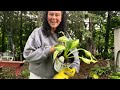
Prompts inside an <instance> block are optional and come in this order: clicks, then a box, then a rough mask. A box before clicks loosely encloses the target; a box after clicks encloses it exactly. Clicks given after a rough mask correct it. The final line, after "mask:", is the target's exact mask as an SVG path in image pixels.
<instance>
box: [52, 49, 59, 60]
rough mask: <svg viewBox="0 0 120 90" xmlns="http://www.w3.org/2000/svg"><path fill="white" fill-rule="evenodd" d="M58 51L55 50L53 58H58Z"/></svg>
mask: <svg viewBox="0 0 120 90" xmlns="http://www.w3.org/2000/svg"><path fill="white" fill-rule="evenodd" d="M58 53H59V51H55V52H54V53H53V60H55V59H56V57H57V55H58Z"/></svg>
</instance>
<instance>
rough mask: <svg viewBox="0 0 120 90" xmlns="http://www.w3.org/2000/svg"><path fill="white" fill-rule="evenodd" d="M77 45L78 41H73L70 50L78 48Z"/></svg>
mask: <svg viewBox="0 0 120 90" xmlns="http://www.w3.org/2000/svg"><path fill="white" fill-rule="evenodd" d="M78 44H79V39H76V40H73V41H72V45H71V49H72V48H76V47H77V46H78Z"/></svg>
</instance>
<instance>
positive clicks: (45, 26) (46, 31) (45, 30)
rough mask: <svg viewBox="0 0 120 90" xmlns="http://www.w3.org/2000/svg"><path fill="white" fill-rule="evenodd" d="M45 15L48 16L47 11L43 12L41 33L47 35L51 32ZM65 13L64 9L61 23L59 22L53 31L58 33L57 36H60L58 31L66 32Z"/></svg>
mask: <svg viewBox="0 0 120 90" xmlns="http://www.w3.org/2000/svg"><path fill="white" fill-rule="evenodd" d="M47 17H48V11H45V12H44V14H43V18H42V20H43V33H44V35H46V36H47V37H49V36H50V34H51V27H50V25H49V24H48V21H47ZM67 17H68V16H67V14H66V11H62V20H61V23H60V24H59V26H58V27H57V28H56V30H55V33H56V34H57V35H58V37H60V36H61V34H59V32H60V31H62V32H64V33H65V34H66V29H67Z"/></svg>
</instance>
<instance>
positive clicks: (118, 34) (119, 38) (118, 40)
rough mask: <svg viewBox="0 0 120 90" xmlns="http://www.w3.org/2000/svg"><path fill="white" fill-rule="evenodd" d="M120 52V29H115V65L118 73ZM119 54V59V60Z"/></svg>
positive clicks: (119, 69)
mask: <svg viewBox="0 0 120 90" xmlns="http://www.w3.org/2000/svg"><path fill="white" fill-rule="evenodd" d="M119 50H120V28H116V29H114V63H115V65H116V64H117V66H118V68H116V69H117V71H120V61H119V60H120V53H118V51H119ZM117 54H118V59H117Z"/></svg>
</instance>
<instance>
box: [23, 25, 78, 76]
mask: <svg viewBox="0 0 120 90" xmlns="http://www.w3.org/2000/svg"><path fill="white" fill-rule="evenodd" d="M57 39H58V37H57V35H56V34H52V35H51V36H49V37H46V36H45V35H44V34H43V32H42V27H40V28H36V29H35V30H34V31H33V32H32V33H31V35H30V36H29V38H28V40H27V42H26V45H25V47H24V51H23V56H24V58H25V59H26V61H27V62H29V70H30V72H32V73H34V74H36V75H38V76H40V77H42V78H52V77H53V76H54V75H55V74H56V73H57V72H56V71H55V70H54V65H53V60H52V53H50V47H51V46H53V45H55V44H57V43H58V42H57ZM74 55H75V56H76V57H77V55H78V53H75V54H74ZM71 67H75V68H76V70H77V72H79V68H80V60H79V59H78V58H76V59H75V60H74V62H73V63H72V64H71Z"/></svg>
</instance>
